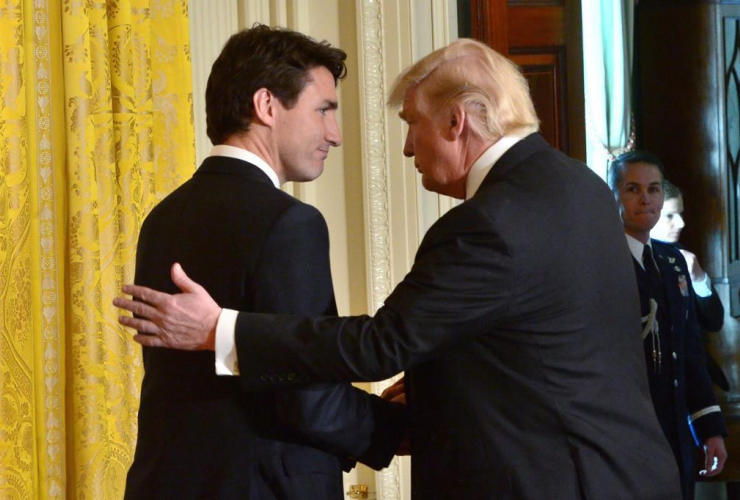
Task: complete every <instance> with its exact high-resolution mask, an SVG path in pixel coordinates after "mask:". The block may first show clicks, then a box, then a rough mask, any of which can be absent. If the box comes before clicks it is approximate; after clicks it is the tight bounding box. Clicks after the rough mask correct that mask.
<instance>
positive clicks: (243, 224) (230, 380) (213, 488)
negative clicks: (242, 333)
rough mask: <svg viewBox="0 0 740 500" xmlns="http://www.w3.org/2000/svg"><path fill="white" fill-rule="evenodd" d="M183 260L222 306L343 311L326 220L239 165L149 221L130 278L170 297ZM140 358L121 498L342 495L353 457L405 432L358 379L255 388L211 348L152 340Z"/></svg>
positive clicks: (178, 196)
mask: <svg viewBox="0 0 740 500" xmlns="http://www.w3.org/2000/svg"><path fill="white" fill-rule="evenodd" d="M176 261H177V262H180V263H181V264H182V265H183V267H184V268H185V269H186V270H187V272H188V274H189V275H190V276H191V277H193V278H194V279H196V280H198V281H199V282H201V283H203V284H204V285H205V286H206V287H208V290H209V292H211V293H212V294H213V296H214V298H215V299H216V300H217V301H218V302H219V303H220V304H223V305H224V306H229V307H232V308H238V309H244V310H248V311H263V312H283V313H288V312H290V313H295V314H310V315H317V314H329V315H335V314H336V306H335V303H334V294H333V290H332V282H331V273H330V269H329V242H328V232H327V228H326V224H325V222H324V219H323V217H322V216H321V215H320V213H319V212H318V211H317V210H316V209H315V208H313V207H311V206H309V205H306V204H304V203H301V202H300V201H298V200H296V199H295V198H293V197H291V196H289V195H287V194H286V193H284V192H282V191H280V190H279V189H276V188H275V187H274V186H273V185H272V183H271V182H270V180H269V179H268V177H267V176H266V175H265V174H264V173H263V172H261V171H260V170H259V169H258V168H257V167H255V166H254V165H250V164H248V163H246V162H243V161H240V160H236V159H231V158H225V157H211V158H208V159H206V160H205V162H204V163H203V165H202V166H201V167H200V169H199V170H198V171H197V173H196V174H195V175H194V176H193V178H192V179H191V180H189V181H188V182H186V183H185V184H184V185H183V186H181V187H180V188H178V189H177V190H176V191H175V192H173V193H172V194H171V195H170V196H168V197H167V198H166V199H165V200H163V201H162V202H161V203H160V204H159V205H157V206H156V207H155V208H154V210H152V212H151V214H150V215H149V216H148V217H147V219H146V221H145V222H144V225H143V227H142V230H141V235H140V239H139V247H138V254H137V263H136V283H138V284H141V285H146V286H150V287H154V288H158V289H163V290H167V291H169V292H175V291H176V289H175V287H174V285H173V284H172V282H171V281H170V278H169V268H170V266H171V265H172V263H173V262H176ZM275 333H276V334H279V332H275ZM144 367H145V375H144V381H143V384H142V393H141V408H140V410H139V436H138V444H137V448H136V454H135V457H134V463H133V465H132V466H131V469H130V471H129V474H128V477H127V482H126V498H131V499H134V498H136V499H144V498H151V499H163V498H173V499H174V498H177V499H178V500H180V499H187V498H192V499H196V498H203V499H205V498H208V499H210V498H218V499H220V500H223V499H229V498H234V499H236V498H239V499H260V500H264V499H273V498H285V499H295V498H301V499H316V500H325V499H337V500H338V499H342V498H344V495H343V490H342V482H341V479H342V478H341V472H342V468H343V467H344V468H345V469H346V470H347V469H349V468H350V467H351V466H352V465H353V461H352V460H351V457H354V458H356V459H359V460H361V461H363V462H365V463H367V464H368V465H370V466H372V467H375V468H381V467H384V466H385V465H387V463H388V462H389V461H390V459H391V458H392V457H393V454H394V452H395V450H396V447H397V445H398V443H399V442H400V439H401V425H400V419H401V418H402V414H401V413H400V412H399V411H398V409H399V406H398V405H389V404H387V403H385V402H383V401H381V400H380V399H379V398H378V397H377V396H373V395H370V394H368V393H366V392H364V391H361V390H359V389H355V388H353V387H352V386H351V385H350V384H346V383H345V384H338V385H328V384H324V385H314V386H308V387H305V388H300V390H278V391H276V390H275V389H274V388H268V389H267V390H264V391H261V392H252V393H248V394H247V393H244V392H243V391H242V390H241V388H240V386H239V380H238V377H229V376H217V375H216V373H215V367H214V354H213V352H185V351H174V350H169V349H157V348H144ZM378 427H380V428H382V429H383V430H384V431H385V434H383V436H385V437H386V439H385V440H384V439H382V438H381V437H376V436H374V435H373V434H374V432H375V430H376V428H378ZM389 429H390V430H391V431H393V430H394V429H396V431H395V432H388V430H389Z"/></svg>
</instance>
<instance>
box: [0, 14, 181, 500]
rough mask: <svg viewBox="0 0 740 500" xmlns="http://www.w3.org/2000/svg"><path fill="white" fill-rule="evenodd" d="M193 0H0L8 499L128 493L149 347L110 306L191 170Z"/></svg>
mask: <svg viewBox="0 0 740 500" xmlns="http://www.w3.org/2000/svg"><path fill="white" fill-rule="evenodd" d="M187 16H188V12H187V0H107V1H106V0H0V498H3V499H6V498H7V499H20V500H26V499H36V498H39V499H45V498H67V497H69V498H81V499H82V498H86V499H92V500H97V499H115V498H121V497H122V496H123V489H124V484H125V477H126V470H127V468H128V466H129V464H130V462H131V460H132V454H133V449H134V444H135V439H136V413H137V411H138V398H139V386H140V380H141V375H142V369H141V351H140V349H139V348H138V346H137V345H136V344H134V343H133V342H132V341H131V339H130V334H129V333H127V332H124V331H123V330H122V329H121V328H119V327H118V325H117V322H116V317H117V314H118V313H117V311H116V310H115V309H114V308H113V306H112V305H111V300H112V299H113V297H115V296H116V295H118V290H119V289H120V285H121V283H124V282H131V281H132V279H133V270H134V258H135V248H136V240H137V237H138V232H139V227H140V225H141V222H142V220H143V218H144V216H145V215H146V214H147V213H148V212H149V210H150V209H151V208H152V207H153V206H154V204H155V203H156V202H157V201H159V200H160V199H161V198H163V197H164V196H166V195H167V194H168V193H169V192H171V191H172V190H173V189H174V188H175V187H177V186H178V185H179V184H180V183H182V182H183V181H184V180H185V179H186V178H188V177H190V175H192V173H193V171H194V169H195V152H194V132H193V118H192V83H191V81H192V80H191V73H190V52H189V31H188V17H187Z"/></svg>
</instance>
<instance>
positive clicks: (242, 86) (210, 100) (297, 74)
mask: <svg viewBox="0 0 740 500" xmlns="http://www.w3.org/2000/svg"><path fill="white" fill-rule="evenodd" d="M346 58H347V54H345V53H344V51H342V50H341V49H338V48H335V47H332V46H331V45H329V43H328V42H326V41H323V42H317V41H316V40H314V39H313V38H310V37H308V36H306V35H304V34H302V33H298V32H295V31H292V30H288V29H285V28H270V27H269V26H265V25H262V24H256V25H254V27H252V28H250V29H246V30H242V31H240V32H239V33H236V34H235V35H233V36H232V37H231V38H229V40H228V41H227V42H226V45H224V48H223V50H222V51H221V54H220V55H219V56H218V59H216V62H214V63H213V67H212V68H211V74H210V76H209V77H208V85H207V87H206V124H207V130H206V132H207V134H208V137H209V138H210V139H211V142H212V143H213V144H222V143H223V142H224V141H225V140H226V139H227V138H228V137H229V136H231V135H233V134H235V133H240V132H246V131H248V130H249V125H250V123H251V121H252V118H253V117H254V105H253V101H252V97H253V96H254V93H255V92H256V91H257V90H259V89H261V88H266V89H268V90H269V91H270V92H271V93H272V94H274V95H275V96H276V97H277V98H278V100H279V101H280V103H281V104H282V105H283V106H285V107H286V108H288V109H290V108H292V107H293V106H294V105H295V103H296V101H297V100H298V96H299V95H300V93H301V91H302V90H303V88H304V87H305V85H306V83H307V81H308V72H309V71H310V70H311V69H313V68H317V67H322V66H323V67H325V68H326V69H328V70H329V72H330V73H331V74H332V75H333V76H334V83H335V84H336V83H337V81H338V80H340V79H342V78H344V76H345V74H346V73H347V66H346V65H345V63H344V60H345V59H346Z"/></svg>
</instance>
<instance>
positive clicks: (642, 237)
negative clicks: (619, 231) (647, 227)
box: [624, 227, 650, 245]
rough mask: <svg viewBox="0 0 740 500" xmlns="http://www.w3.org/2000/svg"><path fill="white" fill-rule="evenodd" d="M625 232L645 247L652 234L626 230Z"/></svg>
mask: <svg viewBox="0 0 740 500" xmlns="http://www.w3.org/2000/svg"><path fill="white" fill-rule="evenodd" d="M624 232H625V233H627V234H629V235H630V236H632V237H633V238H634V239H636V240H637V241H639V242H640V243H642V244H643V245H647V242H648V241H650V232H649V231H648V232H647V233H645V232H641V231H639V232H638V231H633V230H631V229H627V228H626V227H625V228H624Z"/></svg>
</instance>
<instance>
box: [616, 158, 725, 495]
mask: <svg viewBox="0 0 740 500" xmlns="http://www.w3.org/2000/svg"><path fill="white" fill-rule="evenodd" d="M663 183H664V178H663V164H662V162H661V161H660V160H659V159H658V158H656V157H655V156H654V155H652V154H650V153H647V152H644V151H632V152H629V153H625V154H623V155H621V156H620V157H618V158H617V159H616V160H614V162H612V165H611V168H610V172H609V186H610V187H611V189H612V192H613V193H614V196H615V198H616V200H617V203H618V206H619V212H620V215H621V217H622V223H623V224H624V232H625V234H626V237H627V244H628V245H629V248H630V251H631V253H632V257H633V265H634V268H635V273H636V275H637V284H638V288H639V291H640V306H641V309H642V316H643V318H642V319H643V346H644V352H645V360H646V362H647V373H648V381H649V383H650V394H651V396H652V400H653V406H654V407H655V413H656V414H657V416H658V421H659V422H660V425H661V428H662V429H663V433H664V434H665V436H666V438H667V439H668V442H669V443H670V445H671V449H672V450H673V454H674V455H675V457H676V461H677V463H678V466H679V471H680V473H681V479H682V481H681V487H682V489H683V498H684V499H692V498H694V476H693V470H692V469H693V467H692V465H693V464H692V448H693V445H694V437H693V436H696V438H697V439H698V441H699V444H701V445H703V446H704V451H705V457H706V459H705V467H704V470H703V471H701V472H700V474H703V475H707V476H714V475H716V474H719V473H720V472H722V468H723V467H724V463H725V460H726V458H727V452H726V450H725V445H724V439H723V436H725V435H727V430H726V428H725V424H724V420H723V418H722V413H721V411H720V408H719V405H718V404H717V400H716V399H715V396H714V392H713V391H712V385H711V381H710V379H709V375H708V373H707V369H706V365H705V364H704V354H703V349H702V344H701V338H700V335H699V326H698V324H697V320H696V309H695V306H694V304H695V302H694V292H693V290H692V288H691V285H690V283H689V281H690V278H689V271H688V268H687V265H686V260H685V259H684V258H683V256H682V255H681V252H680V251H679V249H678V248H676V247H675V246H674V245H671V244H666V243H663V242H661V241H657V240H654V239H650V230H651V229H653V227H654V226H655V224H656V222H657V221H658V218H659V217H660V211H661V208H662V207H663V198H664V192H663ZM692 432H693V436H692Z"/></svg>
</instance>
